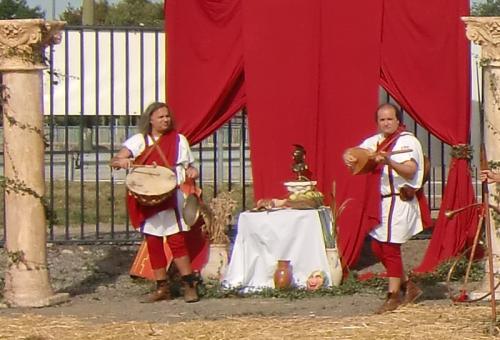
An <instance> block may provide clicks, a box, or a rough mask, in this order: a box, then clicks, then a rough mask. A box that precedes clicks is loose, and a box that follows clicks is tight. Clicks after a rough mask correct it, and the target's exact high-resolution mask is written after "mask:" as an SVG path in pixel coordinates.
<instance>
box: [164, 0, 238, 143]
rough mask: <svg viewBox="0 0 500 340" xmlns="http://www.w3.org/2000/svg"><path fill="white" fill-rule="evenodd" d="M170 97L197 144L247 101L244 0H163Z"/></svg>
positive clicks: (184, 128)
mask: <svg viewBox="0 0 500 340" xmlns="http://www.w3.org/2000/svg"><path fill="white" fill-rule="evenodd" d="M165 22H166V23H165V30H166V32H167V70H168V71H167V98H168V102H169V105H170V107H171V109H172V111H173V113H174V116H175V119H176V123H177V130H178V131H179V132H181V133H182V134H184V135H185V136H186V137H187V138H188V140H189V142H190V143H191V144H195V143H198V142H200V141H201V140H203V139H204V138H206V137H207V136H209V135H210V134H212V133H213V132H214V131H216V130H217V129H218V128H219V127H220V126H222V125H223V124H224V123H225V122H226V121H228V120H229V119H230V118H231V117H232V116H233V115H234V114H235V113H236V112H237V111H238V110H240V109H241V108H242V107H243V105H244V103H245V92H244V87H243V82H244V76H243V49H242V48H243V41H242V32H241V4H240V0H219V1H208V0H203V1H193V0H166V1H165Z"/></svg>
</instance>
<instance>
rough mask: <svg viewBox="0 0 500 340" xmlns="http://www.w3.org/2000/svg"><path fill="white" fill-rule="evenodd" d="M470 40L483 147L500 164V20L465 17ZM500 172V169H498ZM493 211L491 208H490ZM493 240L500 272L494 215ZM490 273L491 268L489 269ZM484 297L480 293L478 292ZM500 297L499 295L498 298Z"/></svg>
mask: <svg viewBox="0 0 500 340" xmlns="http://www.w3.org/2000/svg"><path fill="white" fill-rule="evenodd" d="M462 20H463V21H464V22H465V23H466V35H467V38H468V39H469V40H470V41H472V42H473V43H475V44H477V45H480V46H481V59H480V60H481V62H480V64H481V67H482V68H483V73H482V74H483V89H482V91H483V95H484V102H483V106H484V128H483V131H482V132H483V133H484V144H485V148H486V156H487V159H488V161H494V162H498V161H500V17H464V18H462ZM498 170H500V169H498ZM498 186H499V185H498V184H496V185H490V186H489V192H490V202H491V203H494V202H496V200H495V196H496V197H499V195H500V192H499V188H498ZM490 210H491V209H490ZM490 217H491V218H490V221H491V239H492V255H493V271H494V272H495V273H499V272H500V237H499V235H500V233H499V230H498V228H500V224H499V223H495V220H494V219H493V218H492V217H493V216H491V211H490ZM486 268H487V271H488V267H487V266H486ZM487 281H488V279H487V277H486V279H485V281H484V282H483V287H482V289H481V290H482V291H489V284H488V282H487ZM477 294H478V295H480V294H482V293H481V292H478V293H477ZM498 297H499V294H498V292H497V293H496V298H497V299H498Z"/></svg>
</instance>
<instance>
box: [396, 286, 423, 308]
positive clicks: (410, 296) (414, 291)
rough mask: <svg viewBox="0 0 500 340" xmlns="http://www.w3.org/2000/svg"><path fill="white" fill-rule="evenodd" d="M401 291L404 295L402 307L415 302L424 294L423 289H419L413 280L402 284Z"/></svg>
mask: <svg viewBox="0 0 500 340" xmlns="http://www.w3.org/2000/svg"><path fill="white" fill-rule="evenodd" d="M401 289H402V291H403V294H404V297H403V302H402V303H401V304H402V305H407V304H409V303H413V302H415V301H416V300H417V299H418V298H419V297H420V296H421V295H422V294H423V292H422V289H420V288H418V286H417V285H416V284H414V283H413V281H411V280H408V281H406V282H404V283H402V284H401Z"/></svg>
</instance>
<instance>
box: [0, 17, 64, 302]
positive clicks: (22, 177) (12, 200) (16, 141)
mask: <svg viewBox="0 0 500 340" xmlns="http://www.w3.org/2000/svg"><path fill="white" fill-rule="evenodd" d="M63 26H64V22H60V21H45V20H42V19H27V20H0V72H1V75H2V87H1V97H0V98H1V103H2V106H3V127H4V164H5V167H4V176H5V182H4V183H5V191H6V195H5V221H6V234H5V250H6V252H7V255H8V268H7V270H6V273H5V291H4V298H5V301H6V303H7V304H8V305H10V306H20V307H42V306H48V305H51V304H54V303H58V302H61V301H64V300H67V299H68V294H54V292H53V290H52V287H51V285H50V280H49V273H48V268H47V252H46V241H47V228H46V220H45V210H44V200H43V197H44V193H45V180H44V135H43V120H42V119H43V114H42V98H43V97H42V95H43V92H42V70H43V69H45V68H46V65H45V64H44V63H43V59H42V55H43V52H44V48H45V47H46V46H47V45H49V44H50V43H51V42H58V41H57V40H58V39H60V31H61V29H62V28H63Z"/></svg>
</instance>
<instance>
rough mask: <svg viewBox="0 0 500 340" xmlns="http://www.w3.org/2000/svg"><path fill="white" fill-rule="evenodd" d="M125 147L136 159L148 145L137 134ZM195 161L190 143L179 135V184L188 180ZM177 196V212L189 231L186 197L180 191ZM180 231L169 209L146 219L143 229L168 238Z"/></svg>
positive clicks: (150, 140) (177, 170) (148, 232)
mask: <svg viewBox="0 0 500 340" xmlns="http://www.w3.org/2000/svg"><path fill="white" fill-rule="evenodd" d="M151 144H153V140H152V138H151V136H148V145H151ZM123 146H124V147H126V148H127V149H128V150H129V151H130V152H131V153H132V157H134V158H136V157H137V156H139V155H140V154H141V153H142V152H143V151H144V149H145V148H146V144H145V141H144V135H143V134H140V133H138V134H135V135H133V136H132V137H130V138H129V139H127V140H126V141H125V142H124V143H123ZM194 161H195V159H194V156H193V154H192V152H191V149H190V147H189V143H188V141H187V139H186V137H184V136H183V135H181V134H179V146H178V149H177V162H176V167H175V172H176V175H177V184H182V183H184V180H185V178H186V171H185V169H186V168H187V167H188V165H189V164H193V163H194ZM175 194H176V196H177V207H178V208H177V210H178V214H179V216H180V220H181V224H182V230H183V231H187V230H189V226H188V225H187V224H186V223H184V220H183V219H182V206H183V205H184V195H183V194H182V192H181V191H180V190H176V193H175ZM179 231H180V229H179V225H178V224H177V219H176V217H175V212H174V210H173V209H167V210H163V211H160V212H159V213H158V214H156V215H153V216H151V217H150V218H148V219H146V221H145V222H144V224H143V226H142V227H141V232H143V233H145V234H149V235H155V236H167V235H172V234H176V233H178V232H179Z"/></svg>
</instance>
